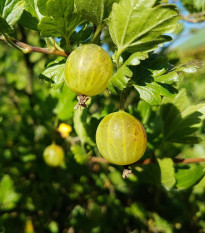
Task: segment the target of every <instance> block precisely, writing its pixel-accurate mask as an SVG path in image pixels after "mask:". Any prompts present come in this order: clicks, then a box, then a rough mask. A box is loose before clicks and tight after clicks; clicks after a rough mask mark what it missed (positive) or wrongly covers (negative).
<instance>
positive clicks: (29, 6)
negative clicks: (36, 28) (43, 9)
mask: <svg viewBox="0 0 205 233" xmlns="http://www.w3.org/2000/svg"><path fill="white" fill-rule="evenodd" d="M24 1H25V3H26V11H27V12H29V13H30V14H31V15H32V16H33V17H35V18H37V19H38V21H39V20H40V19H41V18H42V15H41V13H40V12H39V9H38V6H37V0H24Z"/></svg>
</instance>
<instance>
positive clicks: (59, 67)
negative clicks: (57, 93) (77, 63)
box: [39, 57, 66, 89]
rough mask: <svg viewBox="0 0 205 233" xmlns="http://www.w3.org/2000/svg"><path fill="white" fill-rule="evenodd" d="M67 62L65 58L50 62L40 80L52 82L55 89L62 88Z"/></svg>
mask: <svg viewBox="0 0 205 233" xmlns="http://www.w3.org/2000/svg"><path fill="white" fill-rule="evenodd" d="M65 61H66V60H65V58H62V57H58V58H56V59H55V60H52V61H50V62H48V63H47V65H46V69H45V70H44V71H43V72H42V73H41V74H40V76H39V78H40V79H42V80H45V81H48V82H50V83H51V86H52V87H53V88H54V89H58V88H61V87H62V86H63V84H64V69H65Z"/></svg>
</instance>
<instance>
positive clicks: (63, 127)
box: [58, 123, 72, 138]
mask: <svg viewBox="0 0 205 233" xmlns="http://www.w3.org/2000/svg"><path fill="white" fill-rule="evenodd" d="M58 132H59V133H60V134H61V137H62V138H67V137H68V136H69V135H70V133H71V132H72V127H71V126H70V125H67V124H65V123H61V124H60V125H59V127H58Z"/></svg>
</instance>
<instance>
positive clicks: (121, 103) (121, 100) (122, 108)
mask: <svg viewBox="0 0 205 233" xmlns="http://www.w3.org/2000/svg"><path fill="white" fill-rule="evenodd" d="M124 102H125V93H124V91H122V92H121V93H120V110H124Z"/></svg>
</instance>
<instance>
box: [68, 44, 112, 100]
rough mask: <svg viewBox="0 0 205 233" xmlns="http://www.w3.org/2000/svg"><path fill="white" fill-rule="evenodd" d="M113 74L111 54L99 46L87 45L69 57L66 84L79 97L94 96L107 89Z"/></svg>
mask: <svg viewBox="0 0 205 233" xmlns="http://www.w3.org/2000/svg"><path fill="white" fill-rule="evenodd" d="M112 72H113V66H112V61H111V59H110V56H109V54H108V53H107V52H106V51H105V50H104V49H102V48H101V47H100V46H98V45H95V44H86V45H82V46H80V47H78V48H77V49H75V50H74V51H73V52H72V53H71V54H70V55H69V57H68V59H67V62H66V65H65V82H66V84H67V85H68V87H69V88H70V89H71V90H72V91H73V92H75V93H77V94H79V95H85V96H94V95H97V94H100V93H101V92H103V91H104V90H105V89H106V87H107V83H108V81H109V79H110V77H111V76H112Z"/></svg>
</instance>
